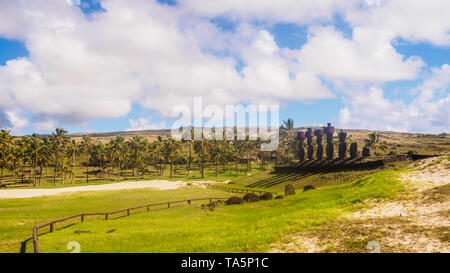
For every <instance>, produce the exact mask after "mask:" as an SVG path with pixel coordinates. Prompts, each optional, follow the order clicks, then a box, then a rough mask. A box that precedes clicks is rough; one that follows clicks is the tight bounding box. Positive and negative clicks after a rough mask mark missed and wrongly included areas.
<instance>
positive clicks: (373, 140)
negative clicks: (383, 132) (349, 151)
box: [364, 132, 387, 154]
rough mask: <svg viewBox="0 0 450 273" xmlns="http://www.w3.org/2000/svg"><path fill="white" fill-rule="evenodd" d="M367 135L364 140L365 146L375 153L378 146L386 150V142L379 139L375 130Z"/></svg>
mask: <svg viewBox="0 0 450 273" xmlns="http://www.w3.org/2000/svg"><path fill="white" fill-rule="evenodd" d="M368 137H369V138H367V139H365V140H364V142H365V146H366V147H369V148H370V149H371V150H373V151H374V153H375V154H376V153H377V149H378V148H379V149H381V150H383V151H386V149H387V146H386V143H385V142H381V141H380V135H379V134H378V133H377V132H373V133H371V134H369V135H368Z"/></svg>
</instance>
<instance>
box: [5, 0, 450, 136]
mask: <svg viewBox="0 0 450 273" xmlns="http://www.w3.org/2000/svg"><path fill="white" fill-rule="evenodd" d="M448 10H450V1H448V0H430V1H423V0H320V1H309V0H295V1H294V0H286V1H271V0H227V1H219V0H208V1H201V0H183V1H175V0H128V1H123V0H89V1H87V0H40V1H33V0H17V1H10V0H0V18H2V19H1V20H0V127H1V128H2V129H5V128H6V129H9V130H11V131H12V133H13V134H15V135H21V134H31V133H33V132H37V133H48V132H51V131H54V129H55V128H56V127H62V128H65V129H67V130H68V131H69V132H71V133H76V132H111V131H123V130H145V129H160V128H170V126H171V124H172V123H173V122H174V121H175V120H176V118H174V117H173V116H171V110H172V109H173V108H174V107H175V106H176V105H180V104H186V105H192V103H193V98H194V97H201V98H203V100H204V103H205V104H206V105H209V104H217V105H220V106H224V105H236V104H243V105H249V104H254V105H259V104H270V105H272V104H276V105H280V122H281V121H282V120H285V119H287V118H289V117H291V118H293V119H294V124H295V126H307V125H322V124H326V123H327V122H332V123H333V124H334V125H335V126H337V127H339V128H347V129H358V128H361V129H372V130H391V131H401V132H421V133H442V132H447V133H449V132H450V16H448Z"/></svg>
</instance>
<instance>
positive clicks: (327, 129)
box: [323, 123, 334, 160]
mask: <svg viewBox="0 0 450 273" xmlns="http://www.w3.org/2000/svg"><path fill="white" fill-rule="evenodd" d="M323 131H324V133H325V134H326V135H327V160H333V158H334V144H333V134H334V127H332V126H331V123H328V124H327V127H323Z"/></svg>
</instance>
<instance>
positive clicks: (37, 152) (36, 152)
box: [30, 134, 46, 187]
mask: <svg viewBox="0 0 450 273" xmlns="http://www.w3.org/2000/svg"><path fill="white" fill-rule="evenodd" d="M45 148H46V147H45V146H44V143H43V142H42V140H41V139H39V138H38V137H37V136H36V135H35V134H33V136H32V138H31V141H30V153H31V160H32V162H33V166H34V180H33V187H36V184H37V183H36V182H37V167H38V164H40V163H41V162H42V160H41V159H42V157H44V154H45Z"/></svg>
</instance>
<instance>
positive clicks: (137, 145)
mask: <svg viewBox="0 0 450 273" xmlns="http://www.w3.org/2000/svg"><path fill="white" fill-rule="evenodd" d="M129 143H130V149H131V152H132V154H133V157H132V160H131V163H132V166H133V176H136V174H137V169H138V168H139V165H140V162H141V157H142V148H143V146H144V145H143V138H142V136H137V135H136V136H134V137H133V138H132V139H131V141H130V142H129Z"/></svg>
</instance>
